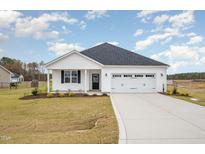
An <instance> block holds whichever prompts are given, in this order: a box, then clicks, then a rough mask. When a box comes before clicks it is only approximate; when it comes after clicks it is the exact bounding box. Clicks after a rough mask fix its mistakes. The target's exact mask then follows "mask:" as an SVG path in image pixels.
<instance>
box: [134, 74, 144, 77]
mask: <svg viewBox="0 0 205 154" xmlns="http://www.w3.org/2000/svg"><path fill="white" fill-rule="evenodd" d="M142 77H143V75H142V74H136V75H135V78H142Z"/></svg>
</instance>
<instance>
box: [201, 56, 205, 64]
mask: <svg viewBox="0 0 205 154" xmlns="http://www.w3.org/2000/svg"><path fill="white" fill-rule="evenodd" d="M200 62H201V63H202V64H205V56H204V57H202V58H201V59H200Z"/></svg>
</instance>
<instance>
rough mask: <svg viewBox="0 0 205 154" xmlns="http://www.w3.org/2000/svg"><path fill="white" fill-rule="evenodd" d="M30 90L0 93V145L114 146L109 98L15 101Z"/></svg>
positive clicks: (115, 135) (115, 131)
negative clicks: (85, 144) (68, 144)
mask: <svg viewBox="0 0 205 154" xmlns="http://www.w3.org/2000/svg"><path fill="white" fill-rule="evenodd" d="M28 90H30V91H31V89H30V88H20V89H17V90H16V89H12V90H9V89H3V90H2V89H0V100H1V102H0V117H1V118H0V143H117V142H118V127H117V122H116V118H115V115H114V112H113V109H112V106H111V102H110V98H109V97H106V96H105V97H68V98H51V99H49V98H48V99H36V100H19V99H18V98H19V97H21V96H22V95H23V92H25V91H28Z"/></svg>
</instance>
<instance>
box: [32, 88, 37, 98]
mask: <svg viewBox="0 0 205 154" xmlns="http://www.w3.org/2000/svg"><path fill="white" fill-rule="evenodd" d="M31 93H32V95H33V96H37V95H38V89H37V88H35V89H33V90H32V92H31Z"/></svg>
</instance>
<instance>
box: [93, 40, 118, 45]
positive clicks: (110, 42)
mask: <svg viewBox="0 0 205 154" xmlns="http://www.w3.org/2000/svg"><path fill="white" fill-rule="evenodd" d="M103 43H105V42H98V43H96V44H95V45H94V46H97V45H100V44H103ZM107 43H109V44H112V45H119V42H116V41H107Z"/></svg>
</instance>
